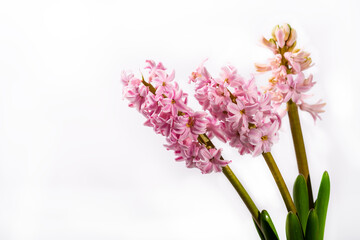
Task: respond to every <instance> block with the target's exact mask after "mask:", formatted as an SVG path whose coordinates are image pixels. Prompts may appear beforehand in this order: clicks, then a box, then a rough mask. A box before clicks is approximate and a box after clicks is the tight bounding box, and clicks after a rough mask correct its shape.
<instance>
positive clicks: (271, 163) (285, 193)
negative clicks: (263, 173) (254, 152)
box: [262, 152, 296, 214]
mask: <svg viewBox="0 0 360 240" xmlns="http://www.w3.org/2000/svg"><path fill="white" fill-rule="evenodd" d="M262 155H263V157H264V159H265V161H266V163H267V165H268V167H269V169H270V171H271V173H272V175H273V177H274V179H275V182H276V185H277V186H278V188H279V190H280V193H281V196H282V198H283V200H284V202H285V205H286V208H287V210H288V212H290V211H291V212H293V213H294V214H296V207H295V204H294V202H293V200H292V198H291V196H290V193H289V190H288V188H287V186H286V184H285V181H284V178H283V177H282V176H281V173H280V171H279V168H278V166H277V165H276V163H275V160H274V158H273V156H272V155H271V153H270V152H267V153H263V154H262Z"/></svg>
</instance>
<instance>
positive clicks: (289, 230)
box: [286, 212, 304, 240]
mask: <svg viewBox="0 0 360 240" xmlns="http://www.w3.org/2000/svg"><path fill="white" fill-rule="evenodd" d="M286 238H287V239H288V240H304V234H303V230H302V228H301V223H300V221H299V218H298V217H297V215H296V214H294V213H293V212H289V213H288V215H287V217H286Z"/></svg>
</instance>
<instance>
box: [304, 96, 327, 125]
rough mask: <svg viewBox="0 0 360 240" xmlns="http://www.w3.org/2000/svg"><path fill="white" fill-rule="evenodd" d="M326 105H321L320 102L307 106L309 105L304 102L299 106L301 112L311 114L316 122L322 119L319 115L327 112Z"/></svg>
mask: <svg viewBox="0 0 360 240" xmlns="http://www.w3.org/2000/svg"><path fill="white" fill-rule="evenodd" d="M325 105H326V103H321V100H319V101H318V102H317V103H315V104H307V103H305V102H303V103H301V104H300V105H299V107H300V109H301V110H303V111H307V112H308V113H310V114H311V116H312V117H313V119H314V121H316V118H319V119H321V117H320V115H319V113H323V112H325V110H324V109H323V108H324V107H325Z"/></svg>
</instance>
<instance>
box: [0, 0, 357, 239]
mask: <svg viewBox="0 0 360 240" xmlns="http://www.w3.org/2000/svg"><path fill="white" fill-rule="evenodd" d="M359 9H360V8H359V4H358V2H357V1H355V0H354V1H348V0H343V1H329V0H324V1H304V0H302V1H253V2H251V3H250V1H227V0H223V1H195V0H194V1H176V2H173V1H157V0H155V1H58V2H55V1H51V2H50V1H43V2H41V1H24V2H21V1H1V3H0V239H4V240H10V239H11V240H15V239H16V240H28V239H29V240H30V239H34V240H35V239H36V240H37V239H54V240H55V239H104V240H105V239H124V240H132V239H139V240H140V239H157V240H162V239H164V240H173V239H174V240H175V239H179V240H180V239H207V240H211V239H229V240H230V239H257V238H258V237H257V233H256V231H255V228H254V226H253V223H252V221H251V218H250V214H249V212H248V211H247V209H246V207H245V205H244V204H243V203H242V202H241V200H240V198H239V197H238V196H237V194H236V193H235V191H234V190H233V189H232V187H231V185H230V184H229V182H227V179H226V178H225V177H224V176H223V174H221V173H219V174H210V175H202V174H201V173H200V172H199V171H198V170H196V169H187V168H186V167H185V166H184V164H183V163H176V162H175V161H174V155H173V153H172V152H167V151H166V149H165V148H164V147H163V146H162V144H163V143H165V141H164V138H163V137H161V136H158V135H155V133H154V132H153V131H152V129H150V128H147V127H145V126H143V125H142V123H143V122H144V118H143V117H142V116H141V115H140V114H139V113H138V112H136V110H134V109H130V108H128V107H127V102H126V101H123V100H122V97H121V90H122V86H121V83H120V74H121V71H122V70H123V69H132V70H134V72H135V73H136V74H138V75H139V73H140V71H139V69H141V68H143V67H144V66H145V64H144V61H145V60H146V59H154V60H156V61H162V62H163V63H164V64H165V66H167V67H168V68H169V69H175V70H176V80H177V81H178V82H179V84H180V86H181V87H182V88H183V89H184V90H185V91H187V92H188V93H189V94H190V105H191V106H193V107H194V108H195V109H199V110H200V107H199V105H198V104H197V103H196V100H195V99H194V98H193V97H192V94H193V86H190V85H188V84H187V77H188V75H189V74H190V73H191V72H192V71H193V70H194V69H195V68H196V67H197V66H198V64H199V63H200V62H201V61H202V60H203V59H204V58H207V57H208V58H209V61H208V63H207V66H208V68H209V70H210V71H211V72H212V73H213V74H214V75H216V74H217V73H218V72H219V69H220V67H221V66H222V65H224V64H226V63H232V64H234V65H235V66H237V67H238V69H239V71H240V73H241V74H242V75H243V76H245V77H248V76H249V75H250V74H251V73H253V72H254V66H253V63H254V62H265V61H266V59H267V58H268V57H270V56H271V54H270V52H268V51H267V50H266V49H264V48H262V47H260V46H259V44H258V40H259V38H260V37H261V36H262V35H265V36H267V37H269V36H270V32H271V29H272V27H273V26H274V25H276V24H279V23H284V22H289V23H290V24H291V25H292V26H293V27H294V28H296V29H297V31H298V46H301V47H303V48H304V49H306V50H307V51H310V52H311V53H312V58H313V61H314V62H315V63H316V65H315V66H314V67H313V68H312V69H310V70H308V71H307V74H309V73H313V74H314V79H315V80H316V81H317V84H316V85H315V87H314V88H313V90H312V93H313V94H314V97H313V99H312V101H313V102H315V101H316V100H317V99H319V98H322V99H323V100H324V101H326V102H327V105H326V113H325V114H323V115H322V117H323V120H322V121H318V122H317V123H316V124H315V125H314V123H313V120H312V119H311V117H310V115H309V114H307V113H304V112H301V113H300V117H301V121H302V127H303V132H304V137H305V143H306V147H307V153H308V158H309V164H310V173H311V178H312V183H313V189H314V191H315V192H317V189H318V186H319V182H320V179H321V175H322V172H323V171H324V170H328V171H329V174H330V178H331V199H330V205H329V211H328V219H327V226H326V231H325V232H326V233H325V237H326V239H358V235H359V229H358V228H357V224H356V223H358V222H359V219H358V218H356V217H357V215H358V211H360V209H359V206H360V205H359V197H360V191H359V187H358V184H359V170H360V161H359V160H360V159H359V157H358V156H359V155H358V152H357V151H358V150H359V144H360V141H359V139H360V128H359V122H360V116H359V109H360V108H359V103H358V102H359V98H358V96H359V87H360V84H359V81H360V80H359V75H358V72H359V55H360V52H359V43H358V41H359V37H360V34H359V25H358V24H359V23H360V17H359ZM258 78H259V79H263V80H264V76H258ZM260 82H261V81H260ZM287 121H288V120H287V118H285V119H284V124H283V128H282V130H281V136H280V141H279V143H278V144H276V145H275V146H274V148H273V150H272V153H273V155H274V157H275V159H276V161H277V163H278V165H279V168H280V170H281V171H282V173H283V176H284V178H285V180H286V182H287V184H288V187H289V189H290V191H292V186H293V182H294V180H295V178H296V174H297V167H296V162H295V155H294V151H293V146H292V142H291V141H292V140H291V137H290V132H289V126H288V122H287ZM216 143H217V141H216ZM217 145H218V146H222V147H223V148H224V157H226V158H227V159H231V160H233V163H232V164H231V165H230V166H231V167H232V169H233V170H234V172H235V173H236V174H237V175H238V177H239V178H240V180H241V181H242V183H243V184H244V185H245V187H246V188H247V189H248V191H249V193H250V194H251V196H252V197H253V199H254V201H255V202H256V204H257V206H258V207H259V209H267V210H268V212H269V213H270V214H271V216H272V219H273V221H274V223H275V225H276V227H277V231H278V233H279V235H280V236H281V238H282V239H284V238H285V228H284V225H285V217H286V208H285V205H284V204H283V202H282V199H281V197H280V194H279V192H278V190H277V188H276V185H275V183H274V181H273V179H272V177H271V175H270V173H269V171H268V169H267V167H266V164H265V162H264V160H263V159H262V158H261V157H257V158H251V157H250V156H244V157H242V156H239V155H238V154H237V151H236V150H235V149H232V148H230V147H228V146H227V145H219V144H217ZM315 196H316V193H315Z"/></svg>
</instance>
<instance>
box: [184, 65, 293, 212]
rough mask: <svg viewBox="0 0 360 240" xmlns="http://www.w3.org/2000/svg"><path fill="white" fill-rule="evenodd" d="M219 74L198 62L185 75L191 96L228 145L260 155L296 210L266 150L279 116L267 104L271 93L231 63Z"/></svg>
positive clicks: (276, 129)
mask: <svg viewBox="0 0 360 240" xmlns="http://www.w3.org/2000/svg"><path fill="white" fill-rule="evenodd" d="M230 70H231V71H230ZM219 75H220V77H219V78H213V77H212V76H211V75H210V74H209V72H208V70H207V69H206V68H205V67H204V63H202V64H201V65H200V67H198V68H197V69H196V71H195V72H193V73H192V74H191V76H190V77H189V79H190V82H194V83H195V98H196V99H197V100H198V102H199V103H200V104H201V105H202V107H203V110H206V111H208V112H209V113H210V114H211V115H212V116H213V117H214V118H215V119H217V120H218V121H219V130H220V131H222V132H223V133H224V135H225V136H226V140H227V141H228V142H229V144H230V146H232V147H235V148H237V149H238V151H239V153H240V154H241V155H243V154H246V153H251V154H253V156H258V155H260V154H262V155H263V157H264V159H265V161H266V163H267V165H268V167H269V169H270V171H271V173H272V175H273V177H274V180H275V182H276V184H277V186H278V189H279V190H280V193H281V196H282V198H283V200H284V203H285V205H286V208H287V210H288V211H292V212H294V213H296V208H295V205H294V202H293V200H292V198H291V196H290V193H289V190H288V188H287V186H286V184H285V181H284V179H283V177H282V175H281V173H280V171H279V168H278V167H277V165H276V163H275V161H274V158H273V157H272V155H271V152H270V150H271V146H272V145H273V143H274V142H276V141H277V138H278V134H277V131H278V129H279V128H280V126H281V118H280V116H279V115H278V114H277V113H276V112H274V111H273V107H272V106H271V96H270V95H269V94H268V93H266V94H264V93H261V92H260V91H258V89H257V86H256V85H255V80H254V78H253V77H252V78H251V79H250V80H249V81H245V80H244V79H243V78H242V77H241V76H240V75H239V74H238V73H237V70H236V68H235V67H233V66H225V67H223V68H221V72H220V74H219Z"/></svg>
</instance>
